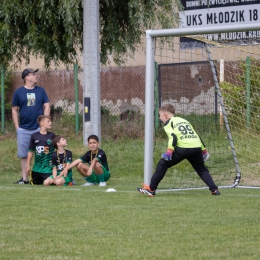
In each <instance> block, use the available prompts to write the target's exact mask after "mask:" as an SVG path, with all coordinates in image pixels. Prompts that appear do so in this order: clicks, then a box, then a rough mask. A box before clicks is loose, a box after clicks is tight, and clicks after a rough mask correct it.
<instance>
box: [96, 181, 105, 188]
mask: <svg viewBox="0 0 260 260" xmlns="http://www.w3.org/2000/svg"><path fill="white" fill-rule="evenodd" d="M98 186H99V187H105V186H107V183H106V182H105V181H101V182H100V183H99V185H98Z"/></svg>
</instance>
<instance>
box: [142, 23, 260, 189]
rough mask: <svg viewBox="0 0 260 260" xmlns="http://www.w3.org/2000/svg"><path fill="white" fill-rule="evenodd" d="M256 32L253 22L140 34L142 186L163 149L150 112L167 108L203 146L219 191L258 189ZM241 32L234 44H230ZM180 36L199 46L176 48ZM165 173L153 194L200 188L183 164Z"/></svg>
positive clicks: (258, 62)
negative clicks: (143, 68)
mask: <svg viewBox="0 0 260 260" xmlns="http://www.w3.org/2000/svg"><path fill="white" fill-rule="evenodd" d="M259 30H260V24H254V23H251V24H239V25H238V24H237V25H225V26H208V27H193V28H177V29H164V30H147V31H146V83H145V148H144V183H146V184H148V185H149V183H150V180H151V176H152V174H153V172H154V166H155V163H157V161H158V159H159V158H160V155H161V154H162V153H164V150H165V149H166V146H167V140H166V139H167V137H166V135H165V136H163V134H162V131H160V129H162V127H161V128H160V129H158V128H156V127H155V125H157V124H155V111H158V107H157V106H158V104H160V105H162V104H164V103H172V104H173V105H174V106H175V107H176V114H177V115H180V116H182V117H184V118H185V117H186V118H188V120H189V121H191V123H192V124H193V126H194V125H195V129H196V130H197V129H198V132H199V134H200V136H201V137H202V139H203V141H205V140H206V147H207V149H208V150H209V152H210V154H211V157H210V159H209V161H208V162H207V163H206V165H207V167H208V168H209V170H210V173H211V175H212V177H213V179H214V181H216V184H217V185H218V186H219V187H254V188H258V187H260V177H258V175H259V173H260V170H259V168H260V167H259V166H260V149H259V148H258V145H257V143H258V142H259V138H260V83H259V84H258V81H259V82H260V78H259V79H258V78H257V79H256V77H258V76H256V75H258V74H259V75H260V54H259V51H257V48H258V49H259V47H260V44H259V43H260V42H259V40H257V41H256V40H255V39H257V38H258V37H259V36H260V34H258V33H256V32H257V31H259ZM242 33H243V35H244V39H243V41H242V40H241V44H239V45H238V44H236V43H235V41H233V40H230V38H231V37H229V36H231V35H236V36H237V38H238V34H242ZM207 35H211V36H210V37H207ZM212 35H213V36H212ZM251 36H252V37H251ZM180 37H187V38H188V39H192V40H195V41H196V42H198V43H199V45H200V46H199V47H198V48H197V47H196V48H191V49H189V48H186V49H185V50H183V49H181V48H180ZM225 38H226V39H225ZM227 38H229V39H227ZM236 40H237V39H236ZM155 64H156V66H155ZM258 69H259V73H258ZM259 77H260V76H259ZM194 82H195V83H194ZM155 85H157V86H159V93H157V92H156V91H157V88H155ZM155 98H159V100H155ZM258 104H259V109H258ZM182 163H183V162H182ZM182 163H181V164H182ZM172 168H173V169H172ZM172 168H171V169H169V170H168V171H169V172H167V174H166V177H165V180H164V181H163V182H162V183H160V186H159V189H160V188H170V189H200V188H205V184H204V183H203V182H202V181H201V180H200V178H199V177H198V176H197V175H196V173H194V170H193V169H191V168H190V167H189V166H187V165H186V164H185V163H184V164H183V166H180V167H172ZM259 176H260V175H259Z"/></svg>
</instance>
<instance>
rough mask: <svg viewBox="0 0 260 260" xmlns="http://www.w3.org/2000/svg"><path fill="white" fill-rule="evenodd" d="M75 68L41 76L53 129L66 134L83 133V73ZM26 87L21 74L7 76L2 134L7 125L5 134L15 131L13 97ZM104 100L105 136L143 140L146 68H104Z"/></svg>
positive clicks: (103, 127) (103, 129)
mask: <svg viewBox="0 0 260 260" xmlns="http://www.w3.org/2000/svg"><path fill="white" fill-rule="evenodd" d="M75 68H76V67H75V66H74V69H69V70H49V71H43V70H39V71H38V72H37V75H38V84H37V85H39V86H42V87H44V89H45V90H46V92H47V95H48V97H49V99H50V104H51V116H52V118H53V128H56V127H59V128H61V129H62V130H63V132H65V133H66V132H76V131H77V129H79V131H81V130H82V118H83V115H82V113H83V88H84V84H83V70H80V69H79V70H78V69H75ZM75 79H77V80H75ZM23 83H24V82H23V80H22V78H21V71H19V72H9V73H7V72H6V73H5V92H4V93H5V98H4V99H2V101H1V102H3V101H4V100H5V102H4V103H5V113H4V118H1V126H2V132H3V124H4V131H5V132H6V131H7V132H8V131H14V127H13V126H12V116H11V101H12V95H13V92H14V91H15V89H17V88H19V87H20V86H23ZM100 99H101V100H100V104H101V107H100V109H101V131H102V135H106V136H110V137H112V138H114V139H116V138H119V137H120V136H129V137H134V138H136V137H141V136H143V134H144V99H145V66H138V67H117V68H102V69H101V70H100ZM75 104H77V105H78V106H76V105H75ZM76 108H78V111H76ZM1 117H2V113H1ZM77 118H78V120H77Z"/></svg>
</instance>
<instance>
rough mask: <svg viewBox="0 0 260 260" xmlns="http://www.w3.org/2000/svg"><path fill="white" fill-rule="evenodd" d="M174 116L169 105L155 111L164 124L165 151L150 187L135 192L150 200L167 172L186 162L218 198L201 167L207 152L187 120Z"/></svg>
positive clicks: (209, 177)
mask: <svg viewBox="0 0 260 260" xmlns="http://www.w3.org/2000/svg"><path fill="white" fill-rule="evenodd" d="M174 114H175V108H174V106H173V105H171V104H165V105H163V106H162V107H161V108H160V109H159V115H160V120H161V121H162V122H163V123H164V130H165V132H166V134H167V136H168V146H167V150H166V153H164V154H162V158H161V159H160V161H159V162H158V164H157V167H156V170H155V173H154V174H153V176H152V178H151V182H150V186H148V185H145V184H144V187H143V188H137V191H139V192H140V193H142V194H146V195H148V196H150V197H153V196H154V195H155V191H156V189H157V187H158V185H159V183H160V181H161V180H162V179H163V177H164V175H165V173H166V171H167V170H168V168H170V167H172V166H174V165H176V164H178V163H179V162H181V161H182V160H184V159H187V160H188V161H189V162H190V164H191V165H192V167H193V168H194V170H195V171H196V172H197V173H198V175H199V176H200V178H201V179H202V180H203V181H204V182H205V183H206V184H207V186H208V187H209V189H210V191H211V194H212V195H220V192H219V191H218V187H217V186H216V184H215V183H214V181H213V179H212V177H211V175H210V174H209V171H208V169H207V167H206V166H205V165H204V160H205V159H206V158H205V157H206V155H207V154H208V152H207V150H206V148H205V146H204V144H203V143H202V141H201V139H200V137H199V135H198V134H197V133H196V132H195V130H194V129H193V127H192V125H191V124H190V123H189V122H188V121H187V120H185V119H183V118H181V117H175V116H174Z"/></svg>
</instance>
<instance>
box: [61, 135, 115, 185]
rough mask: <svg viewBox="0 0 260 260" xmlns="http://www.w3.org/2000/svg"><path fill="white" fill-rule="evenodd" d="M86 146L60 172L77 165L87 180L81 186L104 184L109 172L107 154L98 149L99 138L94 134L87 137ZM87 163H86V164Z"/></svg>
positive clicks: (63, 172) (64, 172) (65, 171)
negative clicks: (86, 148)
mask: <svg viewBox="0 0 260 260" xmlns="http://www.w3.org/2000/svg"><path fill="white" fill-rule="evenodd" d="M88 148H89V151H88V152H86V153H85V154H84V155H83V156H81V157H80V158H79V159H77V160H75V161H73V162H72V163H71V164H70V165H67V167H66V168H65V169H64V170H63V171H62V174H67V171H68V170H70V169H71V168H73V167H74V166H76V165H77V170H78V172H79V173H80V174H81V175H82V176H83V177H84V179H85V180H86V181H87V182H86V183H85V184H83V185H82V186H93V185H95V184H99V186H103V187H104V186H106V182H107V180H108V179H109V178H110V172H109V168H108V163H107V156H106V154H105V152H104V151H103V150H102V149H99V139H98V137H97V136H96V135H90V136H89V137H88ZM87 164H88V165H87Z"/></svg>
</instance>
